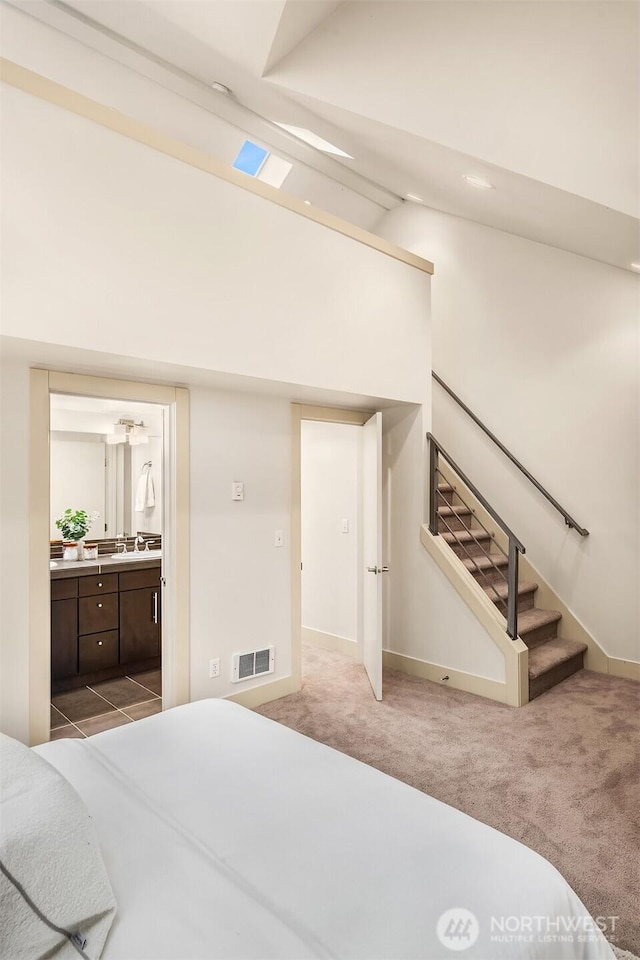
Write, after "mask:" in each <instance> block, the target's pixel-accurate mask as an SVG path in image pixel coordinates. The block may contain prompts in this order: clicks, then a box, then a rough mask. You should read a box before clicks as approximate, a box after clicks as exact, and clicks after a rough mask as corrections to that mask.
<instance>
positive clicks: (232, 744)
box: [36, 700, 613, 960]
mask: <svg viewBox="0 0 640 960" xmlns="http://www.w3.org/2000/svg"><path fill="white" fill-rule="evenodd" d="M36 749H37V750H38V752H39V753H40V754H41V755H42V756H43V757H45V758H46V759H47V760H48V761H49V762H50V763H52V764H53V765H54V766H55V767H57V768H58V769H59V770H60V771H61V772H62V773H63V774H64V776H65V777H67V778H68V780H70V781H71V783H72V784H73V786H74V787H75V788H76V790H77V791H78V793H79V794H80V796H81V797H82V798H83V800H84V801H85V803H86V804H87V806H88V808H89V811H90V813H91V815H92V817H93V818H94V822H95V826H96V829H97V832H98V837H99V841H100V844H101V847H102V852H103V855H104V860H105V863H106V866H107V870H108V873H109V878H110V880H111V884H112V886H113V890H114V893H115V897H116V901H117V904H118V912H117V915H116V919H115V921H114V924H113V927H112V929H111V932H110V934H109V938H108V940H107V944H106V948H105V951H104V954H103V957H105V958H106V960H146V958H149V960H164V958H167V960H177V958H180V960H196V958H198V960H200V958H203V960H204V958H207V960H212V958H239V957H244V958H249V957H251V958H256V960H258V958H259V960H267V958H271V957H279V958H280V957H282V958H285V957H290V958H305V957H338V958H362V960H374V958H378V957H386V958H394V960H395V958H427V957H429V958H447V957H449V958H452V957H455V956H456V955H458V956H462V957H474V958H483V960H500V958H508V960H516V958H521V957H522V958H538V957H539V958H554V960H556V958H557V960H604V958H607V960H609V958H612V957H613V954H612V952H611V950H610V948H609V946H608V944H607V943H606V941H605V939H604V938H603V937H602V936H601V935H600V934H599V933H598V931H597V929H596V930H595V932H593V924H592V923H591V921H590V918H589V914H588V912H587V910H586V909H585V907H584V906H583V905H582V903H581V902H580V900H579V899H578V898H577V897H576V895H575V894H574V893H573V891H572V890H571V888H570V887H569V886H568V885H567V883H566V882H565V881H564V880H563V878H562V877H561V876H560V874H559V873H558V872H557V870H555V868H554V867H552V866H551V865H550V864H549V863H548V862H547V861H546V860H544V859H543V858H542V857H540V856H538V855H537V854H536V853H533V852H532V851H531V850H529V849H528V848H526V847H524V846H522V845H521V844H519V843H517V842H516V841H514V840H511V839H510V838H508V837H506V836H504V835H503V834H501V833H498V832H497V831H495V830H492V829H491V828H490V827H487V826H485V825H483V824H481V823H479V822H477V821H476V820H473V819H471V818H470V817H468V816H466V815H465V814H463V813H460V812H459V811H457V810H454V809H453V808H452V807H448V806H446V805H445V804H442V803H440V802H439V801H437V800H434V799H433V798H431V797H429V796H426V795H424V794H422V793H420V792H419V791H417V790H414V789H413V788H411V787H408V786H406V785H405V784H402V783H400V782H399V781H397V780H394V779H392V778H391V777H387V776H385V775H384V774H382V773H379V772H378V771H376V770H374V769H372V768H371V767H368V766H366V765H365V764H362V763H358V762H357V761H355V760H352V759H351V758H349V757H346V756H344V755H343V754H340V753H337V752H336V751H334V750H331V749H329V748H328V747H325V746H323V745H322V744H318V743H315V742H314V741H312V740H309V739H307V738H306V737H303V736H301V735H300V734H298V733H295V732H293V731H292V730H289V729H287V728H286V727H284V726H281V725H279V724H277V723H274V722H273V721H271V720H267V719H266V718H264V717H261V716H258V715H257V714H254V713H252V712H251V711H249V710H246V709H244V708H243V707H239V706H237V705H235V704H232V703H229V702H225V701H220V700H205V701H200V702H198V703H193V704H189V705H188V706H185V707H179V708H177V709H175V710H171V711H168V712H166V713H163V714H160V715H158V716H155V717H150V718H149V719H147V720H141V721H138V722H137V723H134V724H130V725H127V726H126V727H120V728H117V729H115V730H111V731H108V732H106V733H102V734H99V735H97V736H94V737H91V738H90V739H88V740H60V741H56V742H53V743H49V744H45V745H43V746H41V747H38V748H36ZM478 789H482V784H478ZM460 907H461V908H465V909H466V910H469V911H471V912H472V913H473V914H474V915H475V917H476V918H477V923H478V926H479V935H478V937H477V940H476V942H475V943H473V944H472V945H471V946H468V944H469V942H470V937H471V935H472V934H473V933H474V931H475V926H474V924H473V922H472V923H471V925H466V924H465V923H463V924H462V926H460V927H456V926H455V924H454V926H448V927H447V926H446V925H445V933H447V932H448V937H447V936H445V937H444V939H445V943H444V944H443V942H442V941H441V940H440V939H439V938H438V936H437V932H436V928H437V923H438V919H439V918H440V916H441V915H442V914H443V913H444V912H445V911H447V910H449V909H451V908H460ZM492 917H494V918H496V919H497V924H498V927H496V920H494V922H493V931H492V920H491V918H492ZM536 917H537V918H538V919H537V920H535V919H533V918H536ZM504 918H511V919H509V920H506V919H504ZM514 918H518V919H517V921H516V920H514ZM520 918H524V920H522V919H520ZM527 918H532V919H531V920H529V919H527ZM539 918H545V919H542V920H541V919H539ZM546 918H549V921H550V923H551V926H550V927H549V921H547V919H546ZM572 924H577V925H578V927H579V930H578V931H577V932H574V933H573V934H570V933H568V932H567V929H566V928H567V926H569V927H570V926H571V925H572ZM500 926H502V930H501V929H500ZM523 926H524V929H523ZM529 926H531V927H532V929H528V928H529ZM456 931H457V932H458V933H459V934H460V936H459V937H458V938H456V937H455V936H454V934H455V933H456ZM496 937H497V938H499V939H496ZM514 937H515V938H518V939H516V940H515V941H514V939H513V938H514ZM456 945H457V946H458V947H459V946H465V947H466V949H465V950H464V951H463V952H460V953H458V952H457V951H456V950H453V949H452V947H454V946H456Z"/></svg>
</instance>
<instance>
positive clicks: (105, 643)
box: [79, 630, 118, 673]
mask: <svg viewBox="0 0 640 960" xmlns="http://www.w3.org/2000/svg"><path fill="white" fill-rule="evenodd" d="M79 647H80V649H79V653H80V673H93V672H94V671H95V670H102V669H103V668H104V667H115V666H117V664H118V631H117V630H109V631H107V632H105V633H93V634H91V636H88V637H80V643H79Z"/></svg>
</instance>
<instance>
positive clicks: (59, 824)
mask: <svg viewBox="0 0 640 960" xmlns="http://www.w3.org/2000/svg"><path fill="white" fill-rule="evenodd" d="M115 912H116V902H115V899H114V896H113V891H112V889H111V885H110V883H109V878H108V876H107V871H106V870H105V866H104V863H103V861H102V854H101V853H100V849H99V847H98V841H97V838H96V835H95V830H94V828H93V824H92V823H91V819H90V817H89V813H88V811H87V809H86V807H85V805H84V803H83V802H82V800H81V799H80V797H79V796H78V794H77V793H76V792H75V790H74V789H73V787H72V786H71V784H70V783H68V782H67V781H66V780H65V778H64V777H63V776H62V774H61V773H59V772H58V771H57V770H56V769H55V768H54V767H52V766H51V764H49V763H47V761H46V760H44V759H43V758H42V757H40V756H39V755H38V754H37V753H34V751H33V750H30V749H29V748H28V747H25V745H24V744H23V743H19V742H18V741H17V740H13V739H11V737H7V736H5V735H4V734H0V957H11V960H34V958H35V957H38V958H39V957H45V956H46V957H50V956H51V957H56V958H57V957H60V958H67V957H68V958H74V960H77V958H78V957H88V958H90V960H95V958H97V957H99V956H100V954H101V952H102V948H103V947H104V943H105V940H106V939H107V934H108V933H109V929H110V927H111V924H112V923H113V918H114V916H115Z"/></svg>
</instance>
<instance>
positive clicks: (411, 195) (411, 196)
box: [405, 193, 424, 203]
mask: <svg viewBox="0 0 640 960" xmlns="http://www.w3.org/2000/svg"><path fill="white" fill-rule="evenodd" d="M405 200H413V202H414V203H424V200H423V199H422V197H417V196H416V195H415V193H407V194H406V196H405Z"/></svg>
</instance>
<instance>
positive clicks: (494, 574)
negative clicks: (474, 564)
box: [471, 567, 506, 587]
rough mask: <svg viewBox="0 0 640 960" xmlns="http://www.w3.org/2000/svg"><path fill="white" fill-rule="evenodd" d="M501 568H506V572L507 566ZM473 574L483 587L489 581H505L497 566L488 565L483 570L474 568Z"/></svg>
mask: <svg viewBox="0 0 640 960" xmlns="http://www.w3.org/2000/svg"><path fill="white" fill-rule="evenodd" d="M501 569H504V572H505V574H506V567H504V568H501ZM471 576H472V577H473V578H474V579H475V580H477V581H478V583H479V584H480V586H481V587H485V586H486V585H487V584H488V583H504V577H503V576H502V574H501V573H500V572H499V570H496V568H495V567H488V568H487V569H486V570H482V571H480V570H474V571H472V573H471Z"/></svg>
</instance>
